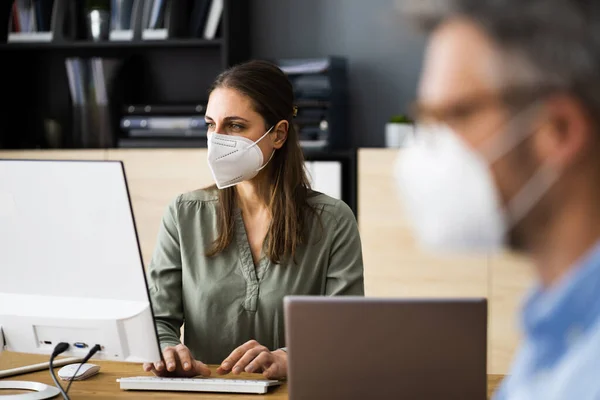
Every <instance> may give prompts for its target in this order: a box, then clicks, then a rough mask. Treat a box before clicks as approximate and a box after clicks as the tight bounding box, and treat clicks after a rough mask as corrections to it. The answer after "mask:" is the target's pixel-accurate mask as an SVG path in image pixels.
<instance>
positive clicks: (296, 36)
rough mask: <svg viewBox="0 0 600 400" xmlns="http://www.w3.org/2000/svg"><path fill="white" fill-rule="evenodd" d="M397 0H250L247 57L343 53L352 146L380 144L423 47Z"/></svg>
mask: <svg viewBox="0 0 600 400" xmlns="http://www.w3.org/2000/svg"><path fill="white" fill-rule="evenodd" d="M397 1H398V0H367V1H365V0H253V1H252V10H251V13H252V15H251V24H250V26H251V30H252V39H251V43H252V56H253V57H255V58H265V59H275V58H291V57H299V58H305V57H320V56H327V55H338V56H345V57H347V58H348V61H349V73H350V104H351V112H350V116H349V118H350V126H351V128H350V129H351V132H349V134H350V135H352V137H353V138H355V139H356V141H355V143H356V144H357V145H358V146H360V147H373V146H383V145H384V126H385V122H386V121H387V120H388V119H389V117H390V116H391V115H393V114H397V113H406V112H407V111H408V107H409V104H410V102H411V101H412V100H413V99H414V97H415V92H416V86H417V81H418V77H419V70H420V68H421V64H422V61H421V59H422V55H423V49H424V46H425V38H424V37H423V36H420V35H418V34H417V33H416V32H415V31H413V30H412V28H411V27H409V26H408V25H407V24H406V23H405V22H402V21H401V17H400V15H399V13H398V11H397V8H396V7H397V6H396V5H395V3H396V2H397Z"/></svg>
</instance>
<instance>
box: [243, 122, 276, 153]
mask: <svg viewBox="0 0 600 400" xmlns="http://www.w3.org/2000/svg"><path fill="white" fill-rule="evenodd" d="M273 128H275V125H273V126H272V127H271V128H270V129H269V130H268V131H266V132H265V134H264V135H262V136H261V137H260V138H258V140H257V141H256V142H254V143H252V144H251V145H250V146H248V148H249V149H251V148H252V147H254V146H256V145H258V142H260V141H261V140H263V139H264V138H265V136H267V135H268V134H269V133H271V131H272V130H273Z"/></svg>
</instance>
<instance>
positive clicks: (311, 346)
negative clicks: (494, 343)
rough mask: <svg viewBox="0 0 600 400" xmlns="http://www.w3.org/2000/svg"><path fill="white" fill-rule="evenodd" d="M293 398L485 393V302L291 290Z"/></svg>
mask: <svg viewBox="0 0 600 400" xmlns="http://www.w3.org/2000/svg"><path fill="white" fill-rule="evenodd" d="M284 307H285V329H286V345H287V347H288V363H289V364H288V385H289V386H288V387H289V398H290V400H305V399H306V400H308V399H310V400H319V399H328V400H337V399H344V400H352V399H370V400H375V399H419V400H427V399H436V400H438V399H444V400H450V399H460V400H484V399H487V313H488V311H487V300H486V299H485V298H473V299H381V298H365V297H344V296H339V297H323V296H288V297H286V298H285V300H284Z"/></svg>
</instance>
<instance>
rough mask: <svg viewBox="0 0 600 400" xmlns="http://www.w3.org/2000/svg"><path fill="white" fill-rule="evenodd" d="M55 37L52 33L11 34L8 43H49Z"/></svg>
mask: <svg viewBox="0 0 600 400" xmlns="http://www.w3.org/2000/svg"><path fill="white" fill-rule="evenodd" d="M53 37H54V35H53V33H52V32H11V33H9V34H8V43H36V42H40V43H49V42H51V41H52V39H53Z"/></svg>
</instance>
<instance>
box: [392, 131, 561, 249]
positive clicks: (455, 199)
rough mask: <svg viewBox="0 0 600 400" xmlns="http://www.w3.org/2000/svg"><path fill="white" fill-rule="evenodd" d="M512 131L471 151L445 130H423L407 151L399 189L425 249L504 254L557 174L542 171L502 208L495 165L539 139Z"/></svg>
mask: <svg viewBox="0 0 600 400" xmlns="http://www.w3.org/2000/svg"><path fill="white" fill-rule="evenodd" d="M510 125H511V124H510V123H509V127H508V129H507V130H506V131H504V132H502V133H500V134H496V135H495V136H494V137H492V138H491V141H490V142H489V143H487V144H486V146H484V147H482V148H481V149H479V150H483V151H475V150H472V149H471V148H469V146H468V145H467V144H466V143H465V142H464V140H463V139H462V138H461V137H460V136H459V135H458V134H457V133H456V132H453V131H452V130H451V129H450V128H448V127H445V126H436V127H429V129H427V130H425V131H423V130H421V129H419V130H418V135H417V138H416V139H414V141H413V143H411V144H410V146H409V147H408V148H407V149H405V150H402V152H401V153H400V155H399V157H398V160H397V162H396V165H395V171H394V172H395V173H394V175H395V180H396V185H397V188H398V190H399V193H400V197H401V201H402V205H403V206H404V208H405V211H406V213H407V217H408V218H409V220H410V221H411V223H412V225H413V227H414V229H415V234H416V236H417V239H418V241H419V242H420V244H421V245H423V246H424V247H425V248H427V249H429V250H433V251H441V252H451V251H452V252H456V251H460V252H463V251H468V252H473V251H474V252H490V251H491V252H494V251H501V250H502V249H503V248H504V247H505V244H506V238H507V234H508V232H509V230H510V229H511V228H512V227H514V226H515V224H516V223H518V222H519V221H520V220H521V219H522V218H523V217H524V216H525V215H527V214H528V213H529V212H530V211H531V209H532V208H533V207H534V206H535V204H537V202H538V201H539V200H540V199H541V197H542V196H543V195H544V194H545V193H546V192H547V191H548V190H549V188H550V186H552V184H553V183H554V182H556V180H557V179H558V173H557V172H556V171H554V170H553V169H551V168H549V167H548V166H542V167H541V168H539V169H538V171H537V172H536V173H535V174H534V175H533V176H532V177H531V178H530V180H529V181H528V182H527V183H526V184H525V185H524V186H523V187H522V188H521V189H520V191H519V192H518V193H517V195H516V196H514V197H513V198H512V199H510V201H509V202H508V204H507V205H506V207H504V206H503V205H502V203H501V200H500V195H499V192H498V189H497V187H496V184H495V181H494V178H493V176H492V174H491V171H490V165H492V164H493V163H494V162H496V161H498V160H499V159H500V158H501V157H503V156H504V155H506V154H507V153H508V152H510V151H511V150H513V149H514V148H515V147H517V146H518V145H519V144H520V143H522V142H523V141H524V140H525V139H526V138H527V137H529V136H531V135H532V134H533V133H534V132H533V131H531V130H530V131H528V132H527V133H525V134H523V133H516V131H514V130H511V129H510ZM483 154H485V156H484V155H483Z"/></svg>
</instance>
